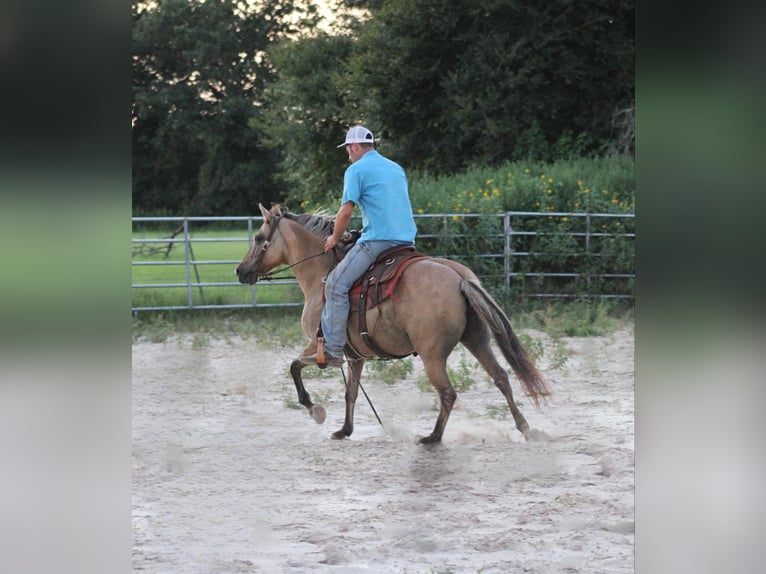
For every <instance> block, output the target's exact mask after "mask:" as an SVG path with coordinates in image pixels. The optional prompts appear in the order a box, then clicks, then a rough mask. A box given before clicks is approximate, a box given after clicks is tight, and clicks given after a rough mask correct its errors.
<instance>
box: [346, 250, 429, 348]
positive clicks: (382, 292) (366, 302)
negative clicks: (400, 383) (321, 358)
mask: <svg viewBox="0 0 766 574" xmlns="http://www.w3.org/2000/svg"><path fill="white" fill-rule="evenodd" d="M427 258H428V256H427V255H423V254H422V253H419V252H418V251H417V250H416V249H415V247H414V246H412V245H405V246H396V247H392V248H391V249H387V250H386V251H384V252H383V253H381V254H380V255H379V256H378V258H377V259H376V260H375V263H373V264H372V265H370V267H369V268H368V269H367V271H365V272H364V274H363V275H362V276H361V277H360V278H359V279H357V281H356V283H354V285H353V287H351V291H349V294H348V296H349V303H350V305H351V308H352V309H358V310H359V335H360V336H361V337H362V340H363V341H364V343H365V344H366V345H367V346H368V347H369V348H370V349H372V350H373V351H374V352H375V354H376V355H378V356H379V357H380V358H382V359H401V358H402V357H406V356H407V355H391V354H389V353H386V352H385V351H384V350H383V349H381V348H380V347H379V346H378V344H377V343H376V342H375V341H374V340H373V339H372V337H371V336H370V333H369V331H368V329H367V309H373V308H375V307H377V306H378V305H380V303H382V302H383V301H385V300H386V299H388V298H389V297H391V296H392V295H393V293H394V289H395V288H396V284H397V283H398V281H399V278H400V277H401V276H402V273H403V272H404V270H405V269H406V268H407V267H408V266H409V265H410V264H411V263H414V262H415V261H419V260H421V259H427ZM349 347H350V345H349ZM351 350H353V351H354V352H355V353H356V350H355V349H353V348H352V349H351ZM356 354H357V355H358V353H356ZM408 354H409V353H408Z"/></svg>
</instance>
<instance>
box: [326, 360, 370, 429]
mask: <svg viewBox="0 0 766 574" xmlns="http://www.w3.org/2000/svg"><path fill="white" fill-rule="evenodd" d="M363 367H364V359H356V360H353V361H352V360H349V361H348V380H347V381H346V418H345V420H344V421H343V426H342V427H341V428H340V430H337V431H335V432H334V433H332V438H337V439H341V438H346V437H347V436H351V433H352V432H354V405H355V404H356V398H357V396H358V395H359V380H360V379H361V377H362V368H363Z"/></svg>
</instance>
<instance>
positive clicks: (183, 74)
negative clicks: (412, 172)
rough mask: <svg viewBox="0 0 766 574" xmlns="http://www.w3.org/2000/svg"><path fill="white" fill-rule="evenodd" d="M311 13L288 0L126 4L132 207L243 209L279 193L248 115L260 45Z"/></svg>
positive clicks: (257, 85)
mask: <svg viewBox="0 0 766 574" xmlns="http://www.w3.org/2000/svg"><path fill="white" fill-rule="evenodd" d="M313 14H314V10H313V8H312V7H311V6H303V5H298V3H297V2H294V1H292V0H262V1H260V2H258V4H257V6H255V7H251V5H250V4H249V3H248V4H246V3H244V2H241V1H237V0H207V1H204V0H158V1H157V2H154V3H152V4H151V5H149V4H145V3H142V2H134V3H133V57H132V60H133V61H132V64H133V109H132V126H133V193H134V198H133V206H134V211H135V212H139V213H140V212H147V213H148V212H152V213H158V212H168V213H179V214H180V213H183V214H206V215H209V214H235V213H243V212H249V211H252V210H253V209H255V208H254V206H255V205H257V203H258V201H260V200H264V201H266V200H267V199H268V198H273V197H274V196H275V195H276V194H277V191H276V188H275V184H274V180H273V178H274V173H275V167H274V166H275V165H276V163H277V157H278V154H277V152H275V150H273V149H272V148H269V147H268V146H266V145H265V144H264V142H263V137H262V135H261V134H260V133H259V132H258V131H256V130H254V129H253V128H252V127H251V123H250V122H251V120H252V119H253V118H258V117H259V115H260V114H261V113H263V112H262V110H263V109H264V107H265V102H264V100H263V92H264V90H265V87H266V86H267V85H268V84H269V83H270V82H271V81H272V77H273V71H272V69H271V66H270V64H269V61H268V58H267V50H268V48H269V47H270V46H271V45H273V44H275V43H276V42H277V41H278V40H279V39H280V38H282V37H283V36H284V35H285V34H287V33H290V32H295V31H296V28H295V24H294V23H290V22H289V21H288V20H289V19H290V18H289V17H292V16H294V15H303V16H305V17H308V18H311V17H313Z"/></svg>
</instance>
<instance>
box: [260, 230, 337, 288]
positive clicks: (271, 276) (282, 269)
mask: <svg viewBox="0 0 766 574" xmlns="http://www.w3.org/2000/svg"><path fill="white" fill-rule="evenodd" d="M280 219H282V216H281V215H274V219H273V220H272V223H271V224H270V228H269V234H268V236H267V237H266V239H265V241H264V242H263V247H261V250H260V251H259V252H258V255H256V256H255V263H254V264H253V268H254V269H258V268H259V267H260V265H261V263H262V262H263V256H264V254H265V253H266V250H267V249H268V248H269V246H270V245H271V239H272V238H273V237H274V232H275V231H276V230H277V226H278V225H279V220H280ZM333 251H334V250H333ZM324 254H325V252H324V251H320V252H319V253H316V254H314V255H309V256H308V257H304V258H303V259H301V260H300V261H296V262H295V263H293V264H292V265H285V266H283V267H277V268H276V269H274V270H272V271H269V272H268V273H265V274H263V275H258V279H262V280H266V281H271V280H272V279H280V277H274V276H275V275H276V274H277V273H283V272H285V271H288V270H289V269H292V268H293V267H295V266H296V265H300V264H301V263H303V262H304V261H308V260H309V259H314V258H315V257H320V256H322V255H324Z"/></svg>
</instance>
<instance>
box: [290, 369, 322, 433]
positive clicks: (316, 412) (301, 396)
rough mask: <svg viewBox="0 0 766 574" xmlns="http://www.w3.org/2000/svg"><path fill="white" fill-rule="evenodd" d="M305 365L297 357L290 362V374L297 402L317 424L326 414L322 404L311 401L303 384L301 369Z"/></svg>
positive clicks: (320, 422)
mask: <svg viewBox="0 0 766 574" xmlns="http://www.w3.org/2000/svg"><path fill="white" fill-rule="evenodd" d="M306 366H307V365H306V364H305V363H302V362H301V361H300V360H299V359H295V360H294V361H293V362H292V363H290V376H291V377H292V378H293V383H295V390H296V391H297V392H298V402H299V403H300V404H302V405H303V406H304V407H306V409H308V412H309V415H311V418H312V419H314V421H315V422H316V423H317V424H320V425H321V424H322V423H323V422H324V420H325V417H326V416H327V411H325V408H324V407H323V406H322V405H315V404H314V403H312V402H311V395H309V393H308V391H307V390H306V387H304V386H303V377H302V376H301V371H302V370H303V368H304V367H306Z"/></svg>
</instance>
